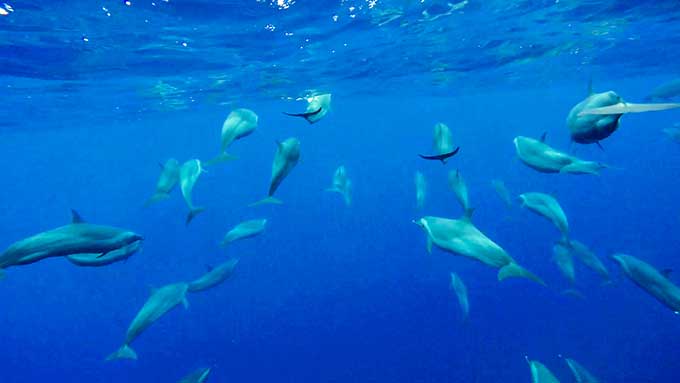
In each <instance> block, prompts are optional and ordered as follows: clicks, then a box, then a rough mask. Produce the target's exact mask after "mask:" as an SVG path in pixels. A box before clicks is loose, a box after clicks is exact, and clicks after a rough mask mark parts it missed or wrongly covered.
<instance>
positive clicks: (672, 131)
mask: <svg viewBox="0 0 680 383" xmlns="http://www.w3.org/2000/svg"><path fill="white" fill-rule="evenodd" d="M662 131H663V133H664V134H665V135H666V137H668V139H670V140H671V141H673V142H676V143H678V144H680V124H675V126H673V127H672V128H664V129H663V130H662Z"/></svg>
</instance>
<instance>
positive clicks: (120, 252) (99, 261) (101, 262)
mask: <svg viewBox="0 0 680 383" xmlns="http://www.w3.org/2000/svg"><path fill="white" fill-rule="evenodd" d="M141 247H142V241H136V242H132V243H130V244H128V245H125V246H123V247H121V248H118V249H116V250H112V251H109V252H108V253H106V254H104V255H103V256H101V254H71V255H68V256H66V259H68V260H69V261H70V262H71V263H73V264H74V265H77V266H106V265H110V264H112V263H114V262H120V261H125V260H127V259H128V258H130V257H131V256H132V255H133V254H134V253H136V252H137V251H138V250H139V249H141Z"/></svg>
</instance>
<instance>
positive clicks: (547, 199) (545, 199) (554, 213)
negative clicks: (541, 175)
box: [519, 192, 569, 239]
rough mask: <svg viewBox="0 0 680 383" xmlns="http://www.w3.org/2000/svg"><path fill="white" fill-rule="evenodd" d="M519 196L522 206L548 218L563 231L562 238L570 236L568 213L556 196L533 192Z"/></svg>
mask: <svg viewBox="0 0 680 383" xmlns="http://www.w3.org/2000/svg"><path fill="white" fill-rule="evenodd" d="M519 198H520V199H521V200H522V207H526V208H527V209H529V210H531V211H533V212H534V213H536V214H538V215H540V216H542V217H544V218H546V219H547V220H548V221H550V222H552V223H553V225H555V227H557V229H558V230H559V231H560V233H562V238H564V239H568V238H569V222H568V221H567V215H566V214H564V210H562V207H561V206H560V203H559V202H557V200H556V199H555V197H553V196H551V195H549V194H545V193H538V192H531V193H524V194H520V195H519Z"/></svg>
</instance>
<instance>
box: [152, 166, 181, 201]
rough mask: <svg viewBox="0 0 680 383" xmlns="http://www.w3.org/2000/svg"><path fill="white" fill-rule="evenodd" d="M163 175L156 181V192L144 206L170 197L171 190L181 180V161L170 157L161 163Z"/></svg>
mask: <svg viewBox="0 0 680 383" xmlns="http://www.w3.org/2000/svg"><path fill="white" fill-rule="evenodd" d="M160 167H161V175H160V176H159V177H158V181H157V182H156V192H155V193H154V194H153V195H152V196H151V197H150V198H149V199H148V200H146V202H145V203H144V206H149V205H152V204H154V203H156V202H158V201H162V200H164V199H167V198H169V197H170V192H171V191H172V189H174V188H175V186H176V185H177V183H178V182H179V162H178V161H177V160H176V159H174V158H170V159H169V160H167V161H165V164H160Z"/></svg>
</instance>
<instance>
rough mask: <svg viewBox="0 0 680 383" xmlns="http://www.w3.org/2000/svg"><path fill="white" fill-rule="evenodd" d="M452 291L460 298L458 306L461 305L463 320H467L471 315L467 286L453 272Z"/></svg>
mask: <svg viewBox="0 0 680 383" xmlns="http://www.w3.org/2000/svg"><path fill="white" fill-rule="evenodd" d="M451 289H452V290H453V291H454V292H455V293H456V297H458V304H459V305H460V309H461V311H463V320H465V319H467V318H468V315H469V313H470V302H469V301H468V292H467V287H466V286H465V283H463V280H462V279H460V277H459V276H458V275H457V274H456V273H454V272H451Z"/></svg>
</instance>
